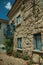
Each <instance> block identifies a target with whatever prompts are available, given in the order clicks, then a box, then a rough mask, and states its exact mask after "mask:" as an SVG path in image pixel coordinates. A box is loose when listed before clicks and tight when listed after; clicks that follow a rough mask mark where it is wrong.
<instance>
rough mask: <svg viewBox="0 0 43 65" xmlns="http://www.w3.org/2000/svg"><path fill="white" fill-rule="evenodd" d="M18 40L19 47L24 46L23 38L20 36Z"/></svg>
mask: <svg viewBox="0 0 43 65" xmlns="http://www.w3.org/2000/svg"><path fill="white" fill-rule="evenodd" d="M17 42H18V48H20V49H21V48H22V38H18V39H17Z"/></svg>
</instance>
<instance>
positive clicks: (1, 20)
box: [0, 19, 9, 23]
mask: <svg viewBox="0 0 43 65" xmlns="http://www.w3.org/2000/svg"><path fill="white" fill-rule="evenodd" d="M8 22H9V21H8V20H5V19H0V23H8Z"/></svg>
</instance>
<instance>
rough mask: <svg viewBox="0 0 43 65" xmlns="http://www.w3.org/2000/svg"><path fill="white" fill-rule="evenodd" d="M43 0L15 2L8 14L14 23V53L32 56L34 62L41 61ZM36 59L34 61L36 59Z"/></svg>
mask: <svg viewBox="0 0 43 65" xmlns="http://www.w3.org/2000/svg"><path fill="white" fill-rule="evenodd" d="M42 3H43V0H16V2H15V4H14V5H13V6H12V8H11V10H10V11H9V12H8V16H9V17H10V21H9V23H11V22H12V21H14V22H15V25H16V29H15V32H14V51H15V50H21V51H24V52H28V54H29V55H30V54H33V60H34V62H39V58H40V57H41V58H40V60H41V61H40V62H42V61H43V58H42V56H43V5H42ZM35 57H36V58H37V59H36V58H35Z"/></svg>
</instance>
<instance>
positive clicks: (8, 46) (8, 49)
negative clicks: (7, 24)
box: [5, 39, 13, 54]
mask: <svg viewBox="0 0 43 65" xmlns="http://www.w3.org/2000/svg"><path fill="white" fill-rule="evenodd" d="M5 42H6V44H5V47H6V52H7V54H12V51H13V44H12V43H11V40H10V39H6V40H5Z"/></svg>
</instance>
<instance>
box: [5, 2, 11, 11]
mask: <svg viewBox="0 0 43 65" xmlns="http://www.w3.org/2000/svg"><path fill="white" fill-rule="evenodd" d="M11 7H12V5H11V3H10V2H8V3H7V4H6V5H5V8H6V9H9V10H10V9H11Z"/></svg>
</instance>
